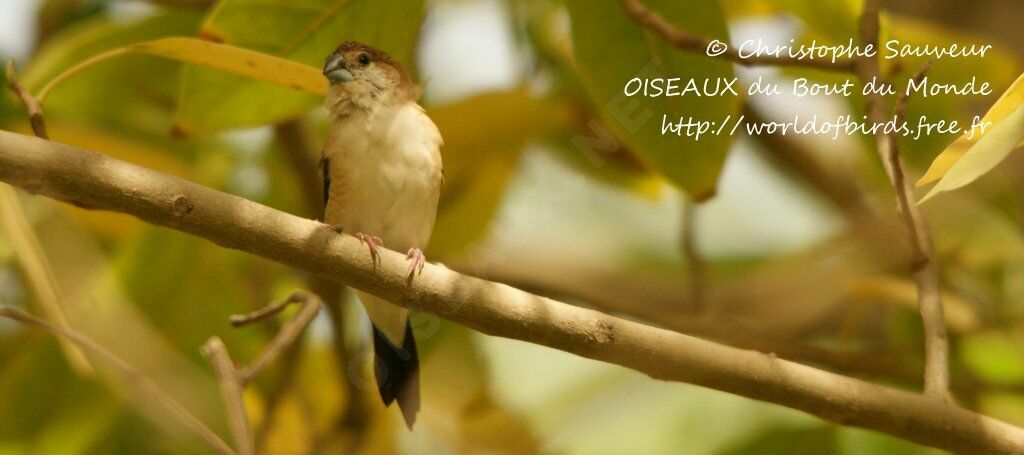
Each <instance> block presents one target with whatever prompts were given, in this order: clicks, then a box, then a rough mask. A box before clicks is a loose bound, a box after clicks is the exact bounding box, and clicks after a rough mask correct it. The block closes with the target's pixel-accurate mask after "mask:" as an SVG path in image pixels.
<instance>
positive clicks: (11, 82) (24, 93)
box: [7, 58, 50, 139]
mask: <svg viewBox="0 0 1024 455" xmlns="http://www.w3.org/2000/svg"><path fill="white" fill-rule="evenodd" d="M7 86H8V87H10V88H11V90H13V91H14V93H15V94H16V95H18V98H20V99H21V103H22V104H24V105H25V110H26V111H27V113H28V121H29V123H31V124H32V132H34V133H35V134H36V136H39V137H41V138H43V139H49V138H50V135H49V134H47V133H46V121H45V120H44V119H43V108H42V106H40V105H39V102H38V101H36V99H35V97H33V96H32V94H31V93H29V91H28V89H26V88H25V86H24V85H21V82H19V81H18V76H17V75H16V74H14V59H13V58H12V59H10V60H8V61H7Z"/></svg>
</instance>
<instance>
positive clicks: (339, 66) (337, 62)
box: [324, 54, 356, 84]
mask: <svg viewBox="0 0 1024 455" xmlns="http://www.w3.org/2000/svg"><path fill="white" fill-rule="evenodd" d="M324 76H326V77H327V80H329V81H331V83H332V84H337V83H341V82H352V81H354V80H356V78H355V76H353V75H352V72H351V71H349V70H348V67H347V66H345V57H342V56H340V55H337V54H334V55H331V56H330V57H327V63H324Z"/></svg>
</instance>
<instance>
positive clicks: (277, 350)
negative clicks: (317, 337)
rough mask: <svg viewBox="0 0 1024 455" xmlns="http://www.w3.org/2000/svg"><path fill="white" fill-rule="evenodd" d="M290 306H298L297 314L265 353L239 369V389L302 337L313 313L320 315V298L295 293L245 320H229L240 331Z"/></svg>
mask: <svg viewBox="0 0 1024 455" xmlns="http://www.w3.org/2000/svg"><path fill="white" fill-rule="evenodd" d="M292 303H298V304H299V312H298V313H297V314H296V315H295V317H294V318H292V319H290V320H289V321H288V322H286V323H285V324H284V326H282V327H281V330H280V331H279V332H277V335H276V336H274V339H273V340H271V341H270V344H269V345H267V347H266V349H264V350H263V352H261V353H260V354H259V355H258V356H256V359H255V360H253V361H252V363H250V364H249V365H246V366H245V367H242V368H240V369H239V371H238V377H239V379H240V380H241V382H242V385H248V384H249V383H251V382H252V380H253V379H254V378H255V377H256V376H258V375H259V374H260V372H262V371H263V370H264V369H266V368H267V366H268V365H270V363H271V362H273V361H274V359H276V358H277V356H278V355H280V354H281V353H282V352H284V351H285V350H287V349H288V347H289V346H291V345H292V343H294V342H295V340H296V339H298V338H299V336H300V335H302V332H303V331H304V330H306V326H308V325H309V323H310V322H311V321H312V320H313V318H315V317H316V315H317V313H319V312H320V307H322V306H323V301H321V300H320V297H317V296H316V295H314V294H312V293H309V292H303V291H298V292H295V293H294V294H292V295H291V296H289V297H288V298H287V299H285V300H282V301H280V302H277V303H273V304H270V305H268V306H267V307H265V308H263V309H261V310H257V311H255V312H253V313H250V314H248V315H245V316H232V317H231V325H233V326H235V327H240V326H243V325H246V324H249V323H252V322H255V321H260V320H263V319H266V318H268V317H270V316H272V315H274V314H277V313H279V312H281V311H282V310H284V308H285V307H287V306H288V305H290V304H292Z"/></svg>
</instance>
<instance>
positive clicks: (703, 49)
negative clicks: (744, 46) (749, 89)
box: [620, 0, 854, 73]
mask: <svg viewBox="0 0 1024 455" xmlns="http://www.w3.org/2000/svg"><path fill="white" fill-rule="evenodd" d="M620 2H621V3H622V8H623V9H624V10H626V13H627V14H629V16H630V17H632V18H633V20H635V21H637V22H639V23H640V24H641V25H643V26H644V27H646V28H648V29H650V30H651V31H653V32H655V33H657V34H658V35H660V36H661V37H662V38H663V39H664V40H665V41H668V42H669V44H671V45H673V46H675V47H677V48H679V49H682V50H684V51H687V52H694V53H697V54H701V55H705V56H707V55H708V54H707V50H708V47H709V46H711V45H712V43H713V41H712V40H710V39H708V38H706V37H703V36H697V35H691V34H690V33H687V32H685V31H683V30H680V29H679V28H677V27H676V26H675V25H673V24H672V23H671V22H669V21H667V20H665V18H663V17H661V15H659V14H658V13H656V12H654V11H651V10H650V9H648V8H647V7H646V6H645V5H644V4H643V2H641V0H620ZM710 58H721V59H725V60H729V61H731V62H733V63H739V64H740V65H745V66H756V65H777V66H800V67H805V68H812V69H817V70H822V71H836V72H844V73H849V72H852V71H853V67H854V61H853V60H851V59H842V60H839V59H837V60H836V61H834V62H833V61H832V60H802V59H798V58H793V57H789V56H782V55H778V56H777V55H758V56H753V57H749V56H748V57H744V56H741V55H740V53H739V52H738V51H737V50H736V49H735V48H734V47H732V46H729V47H728V48H727V49H726V51H725V52H724V53H722V54H720V55H715V56H714V57H710Z"/></svg>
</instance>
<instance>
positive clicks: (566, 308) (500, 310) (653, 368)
mask: <svg viewBox="0 0 1024 455" xmlns="http://www.w3.org/2000/svg"><path fill="white" fill-rule="evenodd" d="M0 180H2V181H5V182H8V183H10V184H12V185H15V186H18V187H20V188H22V189H24V190H26V191H29V192H31V193H36V194H42V195H45V196H48V197H52V198H54V199H58V200H62V201H66V202H69V203H72V204H75V205H78V206H81V207H85V208H90V209H97V210H111V211H117V212H122V213H127V214H130V215H134V216H136V217H138V218H140V219H142V220H144V221H147V222H150V223H153V224H157V225H161V226H166V227H170V228H173V229H177V230H179V231H183V232H187V233H190V234H193V235H196V236H199V237H203V238H206V239H208V240H210V241H212V242H214V243H216V244H218V245H221V246H224V247H227V248H234V249H238V250H242V251H247V252H250V253H252V254H256V255H259V256H262V257H265V258H268V259H271V260H275V261H278V262H281V263H283V264H287V265H290V266H293V267H296V268H299V269H302V270H306V271H309V272H311V273H314V274H317V275H319V276H322V277H324V278H328V279H331V280H335V281H338V282H342V283H345V284H349V285H351V286H353V287H355V288H357V289H361V290H364V291H367V292H370V293H374V294H377V295H380V296H381V297H384V298H387V299H389V300H393V301H399V302H405V305H406V306H407V307H409V308H412V309H416V310H421V311H425V312H428V313H432V314H435V315H437V316H440V317H442V318H445V319H449V320H451V321H454V322H457V323H459V324H463V325H465V326H467V327H470V328H473V329H475V330H478V331H480V332H483V333H485V334H489V335H494V336H500V337H506V338H512V339H518V340H523V341H527V342H531V343H536V344H541V345H544V346H549V347H552V348H555V349H559V350H562V351H566V352H571V353H574V354H577V355H580V356H583V357H587V358H591V359H595V360H599V361H603V362H608V363H613V364H617V365H621V366H624V367H627V368H631V369H634V370H637V371H641V372H643V373H646V374H648V375H650V376H651V377H653V378H656V379H662V380H667V381H679V382H686V383H691V384H696V385H700V386H705V387H709V388H713V389H717V390H722V391H725V392H730V393H735V394H737V395H742V396H745V397H749V398H753V399H756V400H761V401H766V402H771V403H776V404H780V405H783V406H787V407H791V408H794V409H799V410H802V411H805V412H808V413H810V414H813V415H816V416H819V417H821V418H824V419H826V420H829V421H832V422H836V423H839V424H843V425H852V426H858V427H863V428H868V429H873V430H877V431H881V432H884V433H888V434H891V435H894V436H897V437H901V438H904V439H908V440H911V441H915V442H918V443H920V444H924V445H929V446H934V447H939V448H943V449H947V450H952V451H956V452H972V453H973V452H982V453H1021V452H1024V430H1022V429H1020V428H1017V427H1014V426H1011V425H1009V424H1006V423H1004V422H1001V421H998V420H995V419H992V418H989V417H985V416H982V415H979V414H976V413H974V412H971V411H969V410H966V409H963V408H961V407H958V406H956V405H955V404H952V403H950V402H948V401H946V400H943V399H939V398H935V397H930V396H926V395H922V394H916V393H911V392H906V391H901V390H896V389H892V388H888V387H883V386H879V385H874V384H871V383H867V382H864V381H860V380H856V379H852V378H848V377H844V376H841V375H837V374H834V373H829V372H826V371H822V370H817V369H814V368H811V367H807V366H804V365H800V364H796V363H793V362H789V361H786V360H782V359H779V358H776V357H775V356H773V355H768V354H762V353H758V352H754V351H747V350H741V349H736V348H731V347H728V346H724V345H720V344H717V343H712V342H709V341H705V340H701V339H698V338H694V337H690V336H686V335H682V334H679V333H676V332H672V331H668V330H663V329H658V328H653V327H648V326H645V325H642V324H638V323H635V322H630V321H626V320H622V319H618V318H614V317H611V316H608V315H605V314H602V313H599V312H596V311H592V310H587V309H582V308H578V307H574V306H571V305H567V304H563V303H560V302H556V301H553V300H550V299H547V298H544V297H540V296H536V295H532V294H529V293H527V292H524V291H520V290H518V289H515V288H512V287H510V286H506V285H503V284H499V283H493V282H489V281H484V280H481V279H478V278H473V277H470V276H466V275H462V274H460V273H456V272H453V271H451V270H448V269H446V268H444V267H442V266H437V265H428V266H427V267H426V268H424V269H423V273H422V274H421V275H419V276H417V277H416V279H415V280H414V281H413V282H412V283H411V284H410V283H407V282H406V271H407V264H406V261H405V257H404V255H402V254H399V253H395V252H393V251H389V250H384V251H382V255H381V260H380V263H379V264H378V265H376V266H375V265H374V263H373V261H372V260H371V259H370V255H369V254H367V252H366V248H365V247H364V246H362V245H360V243H359V241H358V240H356V239H355V238H353V237H351V236H349V235H339V234H336V233H335V232H333V231H332V230H331V229H329V228H327V227H326V226H325V225H323V224H321V223H318V222H316V221H312V220H307V219H303V218H299V217H296V216H293V215H289V214H287V213H284V212H281V211H278V210H275V209H272V208H270V207H266V206H263V205H260V204H257V203H255V202H252V201H249V200H246V199H243V198H240V197H237V196H232V195H229V194H225V193H222V192H219V191H216V190H213V189H210V188H206V187H204V186H201V185H197V184H195V183H191V182H188V181H185V180H182V179H179V178H175V177H171V176H167V175H163V174H160V173H158V172H156V171H152V170H148V169H145V168H142V167H139V166H135V165H132V164H128V163H125V162H122V161H119V160H116V159H113V158H110V157H108V156H105V155H102V154H100V153H95V152H90V151H86V150H81V149H77V148H74V147H70V146H66V145H62V144H58V143H54V142H50V141H45V140H42V139H38V138H34V137H29V136H23V135H19V134H14V133H9V132H2V131H0Z"/></svg>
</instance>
